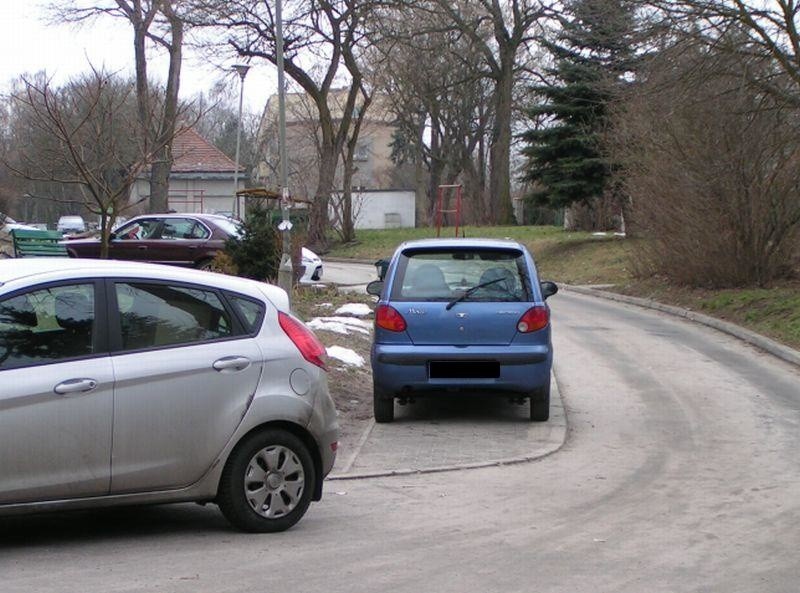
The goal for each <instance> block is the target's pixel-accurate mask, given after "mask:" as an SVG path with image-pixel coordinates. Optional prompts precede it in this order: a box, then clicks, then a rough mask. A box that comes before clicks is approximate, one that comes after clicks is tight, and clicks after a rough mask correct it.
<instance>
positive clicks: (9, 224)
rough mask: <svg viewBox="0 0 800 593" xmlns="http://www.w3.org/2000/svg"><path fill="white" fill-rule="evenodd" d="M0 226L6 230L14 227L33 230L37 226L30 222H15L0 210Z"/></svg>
mask: <svg viewBox="0 0 800 593" xmlns="http://www.w3.org/2000/svg"><path fill="white" fill-rule="evenodd" d="M0 228H3V229H5V230H6V231H13V230H14V229H24V230H27V231H35V230H37V228H38V227H35V226H33V225H30V224H23V223H21V222H17V221H16V220H14V219H13V218H11V217H10V216H8V215H7V214H3V213H2V212H0Z"/></svg>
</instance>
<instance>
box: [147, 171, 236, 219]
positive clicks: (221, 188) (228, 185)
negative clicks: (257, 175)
mask: <svg viewBox="0 0 800 593" xmlns="http://www.w3.org/2000/svg"><path fill="white" fill-rule="evenodd" d="M239 189H244V179H239ZM149 195H150V183H149V181H147V180H146V179H138V180H137V181H136V183H135V184H134V186H133V188H132V189H131V201H132V202H139V200H140V199H141V198H142V197H147V196H149ZM169 207H170V209H172V210H176V211H178V212H207V213H211V214H213V213H214V212H219V211H227V212H232V211H234V210H235V209H234V197H233V178H231V179H199V178H197V179H187V178H177V179H176V178H175V177H173V178H171V179H170V182H169ZM144 209H145V207H144V206H143V207H142V211H144Z"/></svg>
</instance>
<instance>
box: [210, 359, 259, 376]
mask: <svg viewBox="0 0 800 593" xmlns="http://www.w3.org/2000/svg"><path fill="white" fill-rule="evenodd" d="M211 366H213V367H214V370H215V371H219V372H220V373H224V372H226V371H227V372H229V373H230V372H237V371H243V370H245V369H246V368H247V367H249V366H250V359H249V358H246V357H244V356H225V357H224V358H220V359H219V360H215V361H214V364H212V365H211Z"/></svg>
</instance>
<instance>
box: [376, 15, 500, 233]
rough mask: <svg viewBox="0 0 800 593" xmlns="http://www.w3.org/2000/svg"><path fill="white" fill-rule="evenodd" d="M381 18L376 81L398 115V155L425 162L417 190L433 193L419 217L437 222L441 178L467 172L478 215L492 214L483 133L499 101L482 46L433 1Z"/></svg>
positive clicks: (452, 179)
mask: <svg viewBox="0 0 800 593" xmlns="http://www.w3.org/2000/svg"><path fill="white" fill-rule="evenodd" d="M376 20H378V23H377V30H378V31H379V41H377V42H376V43H375V48H376V53H377V54H378V56H377V57H376V58H374V62H375V66H373V67H374V68H375V70H377V71H378V72H379V73H380V74H379V76H377V77H376V83H377V84H378V85H379V86H380V88H381V92H382V93H383V94H384V95H385V96H386V97H388V98H389V100H390V101H391V104H392V110H393V112H394V115H395V124H396V126H397V133H396V135H395V142H394V158H395V160H396V161H397V162H398V163H405V162H412V163H414V164H415V165H417V166H418V167H419V168H420V170H419V177H420V180H419V181H420V183H419V187H418V194H419V195H424V196H426V198H427V199H426V201H425V204H424V206H423V208H422V209H421V212H420V214H421V215H420V216H419V217H418V218H419V219H421V220H427V221H428V222H429V223H430V222H431V221H432V220H433V210H434V206H435V200H436V194H437V188H438V186H439V185H440V184H451V183H453V182H455V181H456V180H457V179H459V178H460V177H464V178H465V181H468V183H467V185H468V191H467V197H468V201H469V202H471V206H472V208H471V209H472V214H473V217H474V219H475V220H477V221H485V220H488V219H489V215H488V212H489V210H490V208H488V207H485V206H484V205H483V203H482V198H483V196H484V189H485V187H484V181H485V177H484V169H485V167H484V152H485V151H484V138H485V134H486V131H487V126H488V125H489V123H490V122H491V115H492V105H491V99H490V94H491V89H490V88H489V85H488V84H486V79H485V77H484V70H483V68H482V66H481V56H480V54H479V53H478V52H477V51H476V50H475V48H474V44H472V43H471V42H470V40H469V39H467V38H466V37H465V36H464V35H463V34H462V33H461V32H460V31H458V30H454V29H453V27H452V25H451V23H450V20H449V18H448V17H447V16H446V15H443V14H441V13H440V12H435V11H434V12H432V11H431V10H430V6H428V7H427V8H426V7H424V6H416V5H415V6H408V7H394V8H393V10H391V11H388V13H386V14H382V15H380V18H379V19H376ZM420 64H426V67H425V68H420V67H419V65H420ZM422 177H425V178H426V180H425V181H423V180H422Z"/></svg>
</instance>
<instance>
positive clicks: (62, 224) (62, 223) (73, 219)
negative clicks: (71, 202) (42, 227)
mask: <svg viewBox="0 0 800 593" xmlns="http://www.w3.org/2000/svg"><path fill="white" fill-rule="evenodd" d="M56 230H58V231H61V232H62V233H64V234H65V235H75V234H78V233H85V232H86V222H85V221H84V220H83V217H82V216H62V217H61V218H59V219H58V224H57V225H56Z"/></svg>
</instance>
